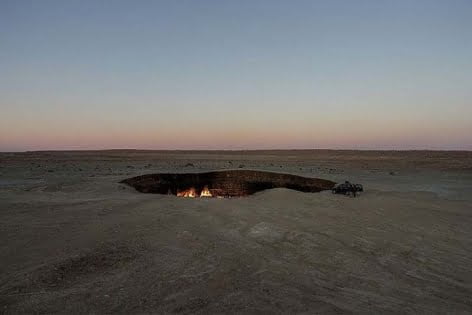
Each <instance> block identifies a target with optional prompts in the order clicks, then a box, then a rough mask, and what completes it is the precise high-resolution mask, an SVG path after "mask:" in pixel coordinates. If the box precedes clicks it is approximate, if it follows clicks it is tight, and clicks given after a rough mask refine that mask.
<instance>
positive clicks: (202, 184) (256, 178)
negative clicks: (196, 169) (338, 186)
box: [121, 170, 335, 198]
mask: <svg viewBox="0 0 472 315" xmlns="http://www.w3.org/2000/svg"><path fill="white" fill-rule="evenodd" d="M121 183H125V184H127V185H129V186H131V187H134V188H135V189H136V190H137V191H139V192H142V193H153V194H165V195H175V196H178V197H187V198H210V197H218V198H229V197H242V196H248V195H252V194H254V193H256V192H258V191H262V190H265V189H271V188H288V189H294V190H298V191H303V192H319V191H322V190H330V189H332V188H333V187H334V185H335V183H334V182H332V181H329V180H325V179H318V178H308V177H302V176H296V175H290V174H281V173H272V172H264V171H252V170H231V171H216V172H207V173H183V174H179V173H162V174H148V175H142V176H137V177H132V178H128V179H125V180H123V181H121Z"/></svg>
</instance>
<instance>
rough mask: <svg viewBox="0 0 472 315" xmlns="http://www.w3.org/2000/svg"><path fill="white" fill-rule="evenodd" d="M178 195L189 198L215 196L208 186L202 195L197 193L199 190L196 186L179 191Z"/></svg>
mask: <svg viewBox="0 0 472 315" xmlns="http://www.w3.org/2000/svg"><path fill="white" fill-rule="evenodd" d="M177 197H187V198H196V197H213V195H212V193H211V192H210V189H208V186H205V187H204V188H203V190H202V191H201V193H200V196H199V195H198V194H197V190H196V189H195V188H193V187H192V188H189V189H186V190H182V191H178V192H177Z"/></svg>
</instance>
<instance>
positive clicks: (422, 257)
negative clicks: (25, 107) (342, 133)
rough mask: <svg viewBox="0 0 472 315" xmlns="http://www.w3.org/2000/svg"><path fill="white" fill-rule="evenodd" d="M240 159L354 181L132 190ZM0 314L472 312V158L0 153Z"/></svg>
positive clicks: (428, 154)
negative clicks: (131, 181) (186, 191)
mask: <svg viewBox="0 0 472 315" xmlns="http://www.w3.org/2000/svg"><path fill="white" fill-rule="evenodd" d="M230 169H247V170H263V171H272V172H280V173H287V174H294V175H301V176H305V177H315V178H322V179H328V180H332V181H335V182H343V181H345V180H350V181H352V182H354V183H360V184H363V185H364V189H365V191H364V192H363V193H362V194H361V195H360V196H359V197H357V198H352V197H346V196H343V195H335V194H332V193H331V192H330V191H323V192H320V193H304V192H299V191H294V190H289V189H281V188H278V189H270V190H265V191H261V192H258V193H256V194H254V195H251V196H247V197H240V198H231V199H229V198H222V199H219V198H182V197H177V196H169V195H159V194H143V193H139V192H137V191H136V190H134V189H133V188H131V187H129V186H126V185H125V184H121V183H120V181H121V180H123V179H126V178H129V177H133V176H137V175H143V174H152V173H166V172H173V173H180V172H185V173H189V172H205V171H214V170H230ZM0 253H1V258H0V313H5V314H17V313H183V314H194V313H197V314H209V313H221V314H223V313H224V314H228V313H270V314H273V313H280V314H293V313H305V314H331V313H334V314H343V313H371V314H387V313H402V314H405V313H410V314H418V313H420V314H436V313H440V314H441V313H453V314H469V313H472V152H460V151H454V152H453V151H451V152H447V151H334V150H293V151H138V150H109V151H50V152H24V153H0Z"/></svg>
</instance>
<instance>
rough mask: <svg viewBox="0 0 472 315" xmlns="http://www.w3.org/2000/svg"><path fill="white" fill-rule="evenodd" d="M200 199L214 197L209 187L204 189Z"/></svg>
mask: <svg viewBox="0 0 472 315" xmlns="http://www.w3.org/2000/svg"><path fill="white" fill-rule="evenodd" d="M200 197H213V195H212V194H211V192H210V190H209V189H208V186H205V187H203V190H202V192H201V193H200Z"/></svg>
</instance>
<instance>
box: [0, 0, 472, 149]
mask: <svg viewBox="0 0 472 315" xmlns="http://www.w3.org/2000/svg"><path fill="white" fill-rule="evenodd" d="M471 100H472V1H455V0H450V1H446V0H444V1H434V0H428V1H426V0H425V1H420V0H418V1H413V0H408V1H379V0H371V1H348V0H346V1H297V0H295V1H257V0H255V1H254V0H253V1H249V0H248V1H59V0H58V1H21V0H20V1H5V0H0V109H1V115H0V151H9V150H35V149H85V148H91V149H96V148H117V147H119V148H125V147H126V148H149V149H175V148H182V149H193V148H195V149H202V148H209V149H239V148H243V149H255V148H315V147H323V148H364V149H375V148H379V149H412V148H417V149H422V148H426V149H468V150H472V136H471V135H472V118H471V117H472V102H471Z"/></svg>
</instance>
